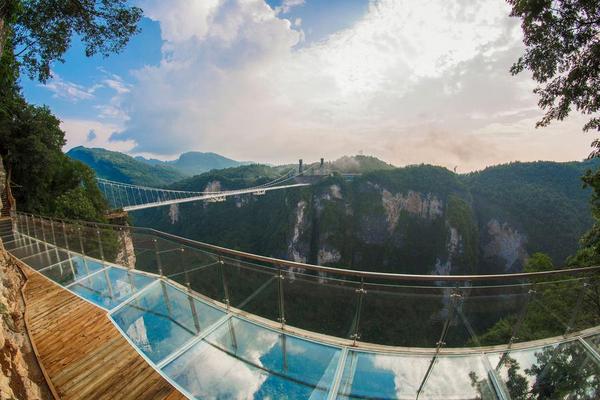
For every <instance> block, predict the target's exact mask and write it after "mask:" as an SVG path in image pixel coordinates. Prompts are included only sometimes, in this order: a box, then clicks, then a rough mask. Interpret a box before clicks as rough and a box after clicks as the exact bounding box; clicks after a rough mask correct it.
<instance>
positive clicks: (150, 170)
mask: <svg viewBox="0 0 600 400" xmlns="http://www.w3.org/2000/svg"><path fill="white" fill-rule="evenodd" d="M67 155H68V156H69V157H71V158H73V159H75V160H79V161H81V162H83V163H84V164H87V165H88V166H89V167H90V168H92V169H93V170H94V171H96V175H97V176H98V177H100V178H104V179H110V180H113V181H117V182H125V183H132V184H136V185H145V186H165V185H168V184H170V183H173V182H175V181H179V180H181V179H183V178H185V177H186V175H185V174H183V173H181V172H180V171H178V170H177V169H176V168H174V167H171V166H169V165H162V164H156V165H151V164H149V163H146V162H141V161H139V160H136V159H135V158H133V157H130V156H128V155H126V154H123V153H119V152H117V151H109V150H106V149H101V148H87V147H83V146H78V147H74V148H72V149H71V150H69V151H68V152H67Z"/></svg>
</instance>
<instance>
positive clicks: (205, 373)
mask: <svg viewBox="0 0 600 400" xmlns="http://www.w3.org/2000/svg"><path fill="white" fill-rule="evenodd" d="M339 354H340V350H339V349H337V348H334V347H330V346H326V345H321V344H317V343H313V342H309V341H306V340H302V339H299V338H296V337H292V336H288V335H283V334H280V333H278V332H275V331H272V330H269V329H265V328H262V327H259V326H257V325H255V324H253V323H250V322H247V321H244V320H241V319H238V318H235V317H234V318H232V319H230V320H228V321H225V322H224V323H223V324H222V325H220V326H219V328H217V330H216V331H215V332H213V333H211V334H210V335H209V336H208V337H207V338H206V339H204V340H202V341H201V342H199V343H197V344H196V345H194V346H193V347H192V348H190V349H189V350H188V351H186V352H185V353H184V354H182V355H181V356H180V357H179V358H177V359H176V360H174V361H173V362H171V363H170V364H168V365H167V366H166V367H165V368H164V369H163V371H164V372H165V373H166V374H167V375H168V376H169V377H171V378H172V379H174V380H175V382H177V383H178V384H179V385H180V386H182V387H183V388H184V389H186V390H187V391H188V392H189V393H190V394H192V395H193V396H194V397H195V398H197V399H225V398H234V399H242V398H243V399H265V398H266V399H268V398H271V399H283V398H289V399H308V398H311V399H325V398H327V393H328V390H329V388H330V386H331V384H332V381H333V377H334V375H335V370H336V367H337V364H338V359H339Z"/></svg>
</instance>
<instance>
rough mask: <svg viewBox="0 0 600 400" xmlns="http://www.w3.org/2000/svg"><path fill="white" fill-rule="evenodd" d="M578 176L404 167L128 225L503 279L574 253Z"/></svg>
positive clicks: (527, 168)
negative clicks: (535, 259) (531, 262)
mask: <svg viewBox="0 0 600 400" xmlns="http://www.w3.org/2000/svg"><path fill="white" fill-rule="evenodd" d="M588 167H589V168H594V167H596V164H589V165H588V163H563V164H560V163H527V164H515V165H506V166H499V167H493V168H490V169H489V170H485V171H482V172H479V173H475V174H470V175H457V174H454V173H452V172H451V171H448V170H446V169H444V168H439V167H432V166H414V167H407V168H397V169H390V170H384V171H381V170H380V171H373V172H370V173H365V174H364V175H363V176H361V177H357V178H355V179H354V180H352V181H350V182H348V181H345V180H344V179H342V178H340V177H331V178H327V179H326V180H324V181H321V182H320V183H317V184H315V185H312V186H310V187H307V188H302V189H293V190H286V191H275V192H270V193H268V194H267V195H265V196H260V197H252V196H244V197H240V198H237V199H235V198H232V199H229V200H228V201H226V202H224V203H217V204H214V203H188V204H181V205H179V206H178V207H177V208H176V209H173V208H169V207H163V208H159V209H151V210H146V211H143V212H139V213H135V214H134V215H133V217H134V219H135V223H136V224H137V225H145V226H152V227H155V228H157V229H160V230H165V231H168V232H173V233H175V234H178V235H182V236H185V237H190V238H193V239H197V240H201V241H204V242H208V243H215V244H218V245H222V246H228V247H233V248H237V249H241V250H245V251H249V252H255V253H258V254H264V255H268V256H273V257H280V258H285V259H289V260H293V261H298V262H309V263H318V264H322V265H331V266H344V267H348V268H357V269H358V268H360V269H366V270H378V271H387V272H397V273H419V274H470V273H502V272H512V271H519V270H521V269H522V266H523V264H524V262H525V260H526V258H527V257H528V255H529V254H532V253H534V252H538V251H541V252H545V253H548V254H549V255H550V256H551V257H552V258H553V259H554V261H555V263H557V264H561V263H563V262H564V260H565V258H566V257H567V256H568V255H570V254H573V253H574V252H575V251H576V249H577V243H578V239H579V237H580V236H581V235H582V234H583V232H585V231H586V230H587V229H588V228H589V227H590V226H591V224H592V219H591V215H590V212H589V208H588V201H589V190H587V191H586V190H583V189H582V188H581V183H580V182H581V181H580V176H581V175H582V174H583V171H585V169H587V168H588ZM242 176H243V174H242V173H240V175H239V176H236V179H233V178H231V177H227V176H223V177H221V178H220V179H219V177H218V176H215V175H211V176H210V177H206V179H205V180H204V181H203V182H204V184H203V185H202V186H201V187H202V188H204V189H205V190H208V189H209V188H210V189H215V188H223V189H229V188H231V187H239V186H240V185H241V183H240V180H241V179H242V178H241V177H242ZM236 185H237V186H236ZM180 188H181V189H193V186H192V185H190V187H184V186H182V187H180Z"/></svg>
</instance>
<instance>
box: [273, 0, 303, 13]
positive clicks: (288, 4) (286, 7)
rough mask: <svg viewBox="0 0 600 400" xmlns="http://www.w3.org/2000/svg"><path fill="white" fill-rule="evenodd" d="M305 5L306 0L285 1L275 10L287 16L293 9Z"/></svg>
mask: <svg viewBox="0 0 600 400" xmlns="http://www.w3.org/2000/svg"><path fill="white" fill-rule="evenodd" d="M304 3H305V1H304V0H283V2H282V3H281V6H279V7H276V8H275V12H276V13H282V14H287V13H289V12H290V11H291V10H292V8H294V7H298V6H301V5H303V4H304Z"/></svg>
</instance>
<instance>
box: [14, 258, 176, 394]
mask: <svg viewBox="0 0 600 400" xmlns="http://www.w3.org/2000/svg"><path fill="white" fill-rule="evenodd" d="M23 269H24V272H25V274H26V275H27V277H28V280H27V284H26V286H25V288H24V291H23V292H24V297H25V302H26V305H27V312H26V319H27V323H28V327H29V332H30V335H31V339H32V342H33V343H34V345H35V347H36V349H37V353H38V357H39V360H40V363H41V364H42V366H43V367H44V369H45V370H46V373H47V376H48V377H49V379H50V380H51V382H52V384H53V386H54V388H55V389H56V392H57V393H58V395H59V396H60V397H61V398H62V399H115V398H119V399H165V400H176V399H185V397H184V396H183V395H182V394H181V393H179V392H178V391H177V390H176V389H175V388H173V387H172V386H171V385H170V384H169V383H168V382H167V381H166V380H164V379H163V378H162V376H160V375H159V374H158V373H157V372H156V371H155V370H154V369H152V367H150V365H148V364H147V363H146V361H145V360H144V359H143V358H142V357H141V356H140V355H139V354H138V353H137V352H136V351H135V350H134V349H133V348H132V347H131V346H130V345H129V343H128V342H127V341H126V340H125V339H124V338H123V337H122V336H121V334H120V333H119V332H118V331H117V329H116V328H115V327H114V325H113V324H112V323H111V322H110V320H109V319H108V317H107V315H106V312H105V311H103V310H101V309H100V308H98V307H96V306H94V305H92V304H90V303H88V302H86V301H83V300H81V299H80V298H79V297H77V296H74V295H73V294H71V293H69V292H68V291H67V290H65V289H63V288H61V287H59V286H58V285H55V284H54V283H52V282H51V281H49V280H48V279H46V278H45V277H43V276H41V275H40V274H38V273H35V272H33V271H32V270H30V269H29V268H27V267H24V268H23Z"/></svg>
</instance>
